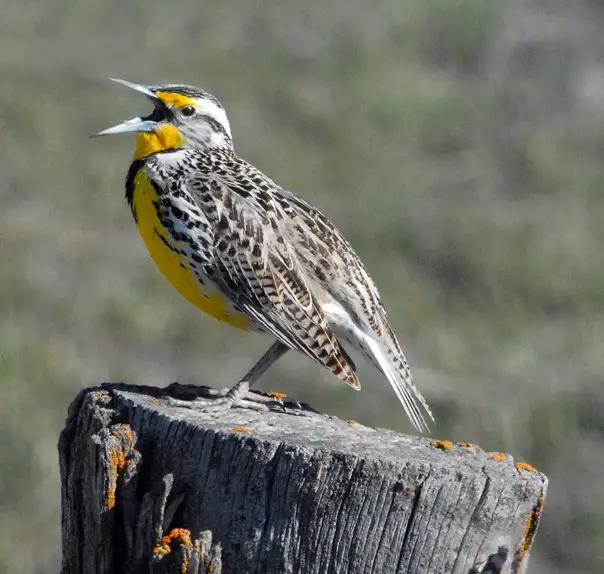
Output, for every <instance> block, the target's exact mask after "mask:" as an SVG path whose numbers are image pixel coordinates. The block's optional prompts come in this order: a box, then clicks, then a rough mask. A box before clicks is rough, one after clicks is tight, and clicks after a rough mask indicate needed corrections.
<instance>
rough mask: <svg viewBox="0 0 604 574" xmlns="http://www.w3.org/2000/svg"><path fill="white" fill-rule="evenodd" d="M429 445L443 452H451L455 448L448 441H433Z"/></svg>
mask: <svg viewBox="0 0 604 574" xmlns="http://www.w3.org/2000/svg"><path fill="white" fill-rule="evenodd" d="M430 445H431V446H434V447H436V448H439V449H440V450H444V451H449V450H453V448H454V446H455V445H454V444H453V443H452V442H451V441H450V440H433V441H432V442H431V443H430Z"/></svg>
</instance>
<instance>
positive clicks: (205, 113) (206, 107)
mask: <svg viewBox="0 0 604 574" xmlns="http://www.w3.org/2000/svg"><path fill="white" fill-rule="evenodd" d="M112 80H113V81H114V82H118V83H119V84H123V85H124V86H127V87H129V88H132V89H133V90H136V91H137V92H142V93H143V94H145V95H146V96H147V98H148V99H149V100H150V101H151V103H152V104H153V111H152V112H151V113H150V114H149V115H148V116H144V117H143V116H141V117H136V118H133V119H131V120H127V121H125V122H123V123H121V124H118V125H116V126H113V127H112V128H108V129H106V130H103V131H102V132H99V133H98V134H95V135H96V136H106V135H112V134H122V133H136V134H137V138H136V151H135V158H141V157H145V156H148V155H150V154H152V153H157V152H160V151H167V150H171V149H182V148H194V149H232V148H233V141H232V139H231V126H230V124H229V120H228V118H227V116H226V113H225V111H224V108H223V107H222V105H221V104H220V102H219V101H218V100H217V99H216V98H215V97H214V96H212V95H211V94H208V93H207V92H204V91H203V90H200V89H198V88H194V87H192V86H182V85H175V84H174V85H173V84H170V85H165V86H143V85H140V84H133V83H132V82H126V81H125V80H116V79H113V78H112Z"/></svg>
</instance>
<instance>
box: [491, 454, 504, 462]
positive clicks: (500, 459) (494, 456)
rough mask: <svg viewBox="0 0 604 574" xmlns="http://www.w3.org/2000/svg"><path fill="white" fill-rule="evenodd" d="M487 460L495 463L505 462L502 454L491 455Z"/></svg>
mask: <svg viewBox="0 0 604 574" xmlns="http://www.w3.org/2000/svg"><path fill="white" fill-rule="evenodd" d="M489 458H491V459H493V460H497V461H502V460H505V454H504V453H503V452H496V453H495V454H492V455H491V456H490V457H489Z"/></svg>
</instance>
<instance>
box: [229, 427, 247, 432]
mask: <svg viewBox="0 0 604 574" xmlns="http://www.w3.org/2000/svg"><path fill="white" fill-rule="evenodd" d="M231 430H232V431H233V432H244V433H247V434H251V432H252V429H250V428H247V427H233V428H232V429H231Z"/></svg>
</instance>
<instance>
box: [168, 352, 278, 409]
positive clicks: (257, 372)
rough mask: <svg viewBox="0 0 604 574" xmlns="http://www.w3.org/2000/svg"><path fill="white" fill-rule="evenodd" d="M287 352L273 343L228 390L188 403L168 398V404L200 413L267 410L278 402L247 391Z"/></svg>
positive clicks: (217, 391) (221, 390)
mask: <svg viewBox="0 0 604 574" xmlns="http://www.w3.org/2000/svg"><path fill="white" fill-rule="evenodd" d="M287 351H288V347H287V346H285V345H284V344H283V343H281V342H280V341H275V342H274V343H273V344H272V345H271V346H270V348H269V349H268V351H266V353H264V355H262V357H260V359H259V360H258V361H257V362H256V364H255V365H254V366H253V367H252V368H251V369H250V370H249V371H248V372H247V373H246V374H245V375H244V376H243V378H242V379H241V380H240V381H239V382H238V383H236V384H235V385H233V386H232V387H231V388H230V389H220V390H214V389H212V390H210V391H209V392H208V393H207V394H209V395H211V396H209V397H197V398H195V399H193V400H190V401H187V400H182V399H176V398H173V397H169V398H168V404H170V405H172V406H178V407H186V408H189V409H198V410H202V411H223V410H228V409H230V408H231V407H233V406H238V407H242V408H250V409H254V410H261V411H266V410H269V405H271V404H272V405H274V404H275V403H278V402H279V401H278V400H276V399H274V398H272V397H266V396H263V395H259V394H257V393H250V392H249V390H250V387H251V386H252V385H253V384H254V383H255V382H256V381H257V380H258V379H259V378H260V377H261V376H262V375H263V374H264V373H265V372H266V371H267V370H268V369H269V368H270V367H271V366H272V365H274V364H275V363H276V362H277V361H278V360H279V359H280V358H281V357H282V356H283V355H285V353H286V352H287Z"/></svg>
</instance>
